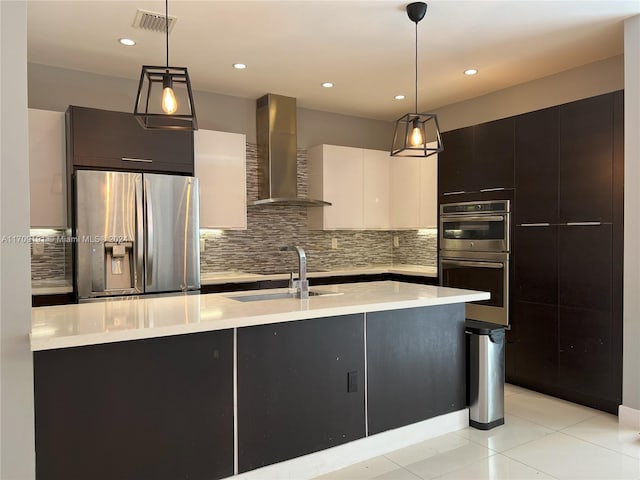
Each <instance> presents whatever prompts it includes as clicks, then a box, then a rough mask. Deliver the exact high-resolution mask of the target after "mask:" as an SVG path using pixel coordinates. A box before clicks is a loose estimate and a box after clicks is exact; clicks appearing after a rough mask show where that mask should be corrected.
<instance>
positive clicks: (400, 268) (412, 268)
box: [200, 264, 438, 285]
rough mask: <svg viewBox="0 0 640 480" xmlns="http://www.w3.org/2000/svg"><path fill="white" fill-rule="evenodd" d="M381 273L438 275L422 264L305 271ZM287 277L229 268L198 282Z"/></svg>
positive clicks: (312, 275)
mask: <svg viewBox="0 0 640 480" xmlns="http://www.w3.org/2000/svg"><path fill="white" fill-rule="evenodd" d="M382 273H397V274H400V275H415V276H420V277H431V278H435V277H437V276H438V268H437V267H427V266H424V265H406V264H393V265H373V266H369V267H344V268H340V269H335V270H327V271H318V272H307V278H320V277H344V276H349V275H377V274H382ZM288 278H289V274H288V273H275V274H260V273H246V272H239V271H234V270H229V271H221V272H208V273H204V274H202V275H201V276H200V283H201V284H202V285H217V284H221V283H236V282H238V283H240V282H259V281H264V280H287V279H288Z"/></svg>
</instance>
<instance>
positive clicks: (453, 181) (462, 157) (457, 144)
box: [438, 127, 473, 201]
mask: <svg viewBox="0 0 640 480" xmlns="http://www.w3.org/2000/svg"><path fill="white" fill-rule="evenodd" d="M442 144H443V145H444V151H443V152H442V153H440V154H438V194H439V195H446V194H448V193H452V192H464V191H469V186H470V184H471V183H472V182H471V175H472V172H471V170H472V165H473V127H467V128H460V129H458V130H451V131H449V132H444V133H443V134H442ZM449 200H451V199H449ZM445 201H448V200H446V199H445ZM453 201H455V200H453Z"/></svg>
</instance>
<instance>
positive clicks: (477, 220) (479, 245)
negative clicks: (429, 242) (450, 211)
mask: <svg viewBox="0 0 640 480" xmlns="http://www.w3.org/2000/svg"><path fill="white" fill-rule="evenodd" d="M440 248H441V249H442V250H464V251H471V252H508V251H509V214H508V213H504V214H497V215H496V214H489V215H487V214H477V215H469V214H459V215H441V216H440Z"/></svg>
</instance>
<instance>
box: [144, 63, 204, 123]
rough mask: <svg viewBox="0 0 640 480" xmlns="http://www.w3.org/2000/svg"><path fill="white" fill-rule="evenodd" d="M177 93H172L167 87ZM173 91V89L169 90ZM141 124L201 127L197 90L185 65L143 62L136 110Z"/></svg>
mask: <svg viewBox="0 0 640 480" xmlns="http://www.w3.org/2000/svg"><path fill="white" fill-rule="evenodd" d="M165 90H171V91H172V92H173V95H172V96H170V97H168V100H169V106H167V93H168V92H167V91H165ZM169 93H171V92H169ZM133 114H134V116H135V117H136V118H137V119H138V122H139V123H140V125H142V126H143V127H144V128H147V129H156V130H197V129H198V121H197V119H196V112H195V108H194V106H193V92H192V91H191V81H190V80H189V73H188V72H187V69H186V68H185V67H164V66H163V67H158V66H150V65H143V67H142V73H141V74H140V83H139V85H138V95H137V97H136V105H135V109H134V112H133Z"/></svg>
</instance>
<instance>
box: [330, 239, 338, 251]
mask: <svg viewBox="0 0 640 480" xmlns="http://www.w3.org/2000/svg"><path fill="white" fill-rule="evenodd" d="M331 248H332V249H333V250H336V249H337V248H338V239H337V238H336V237H333V238H332V239H331Z"/></svg>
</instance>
